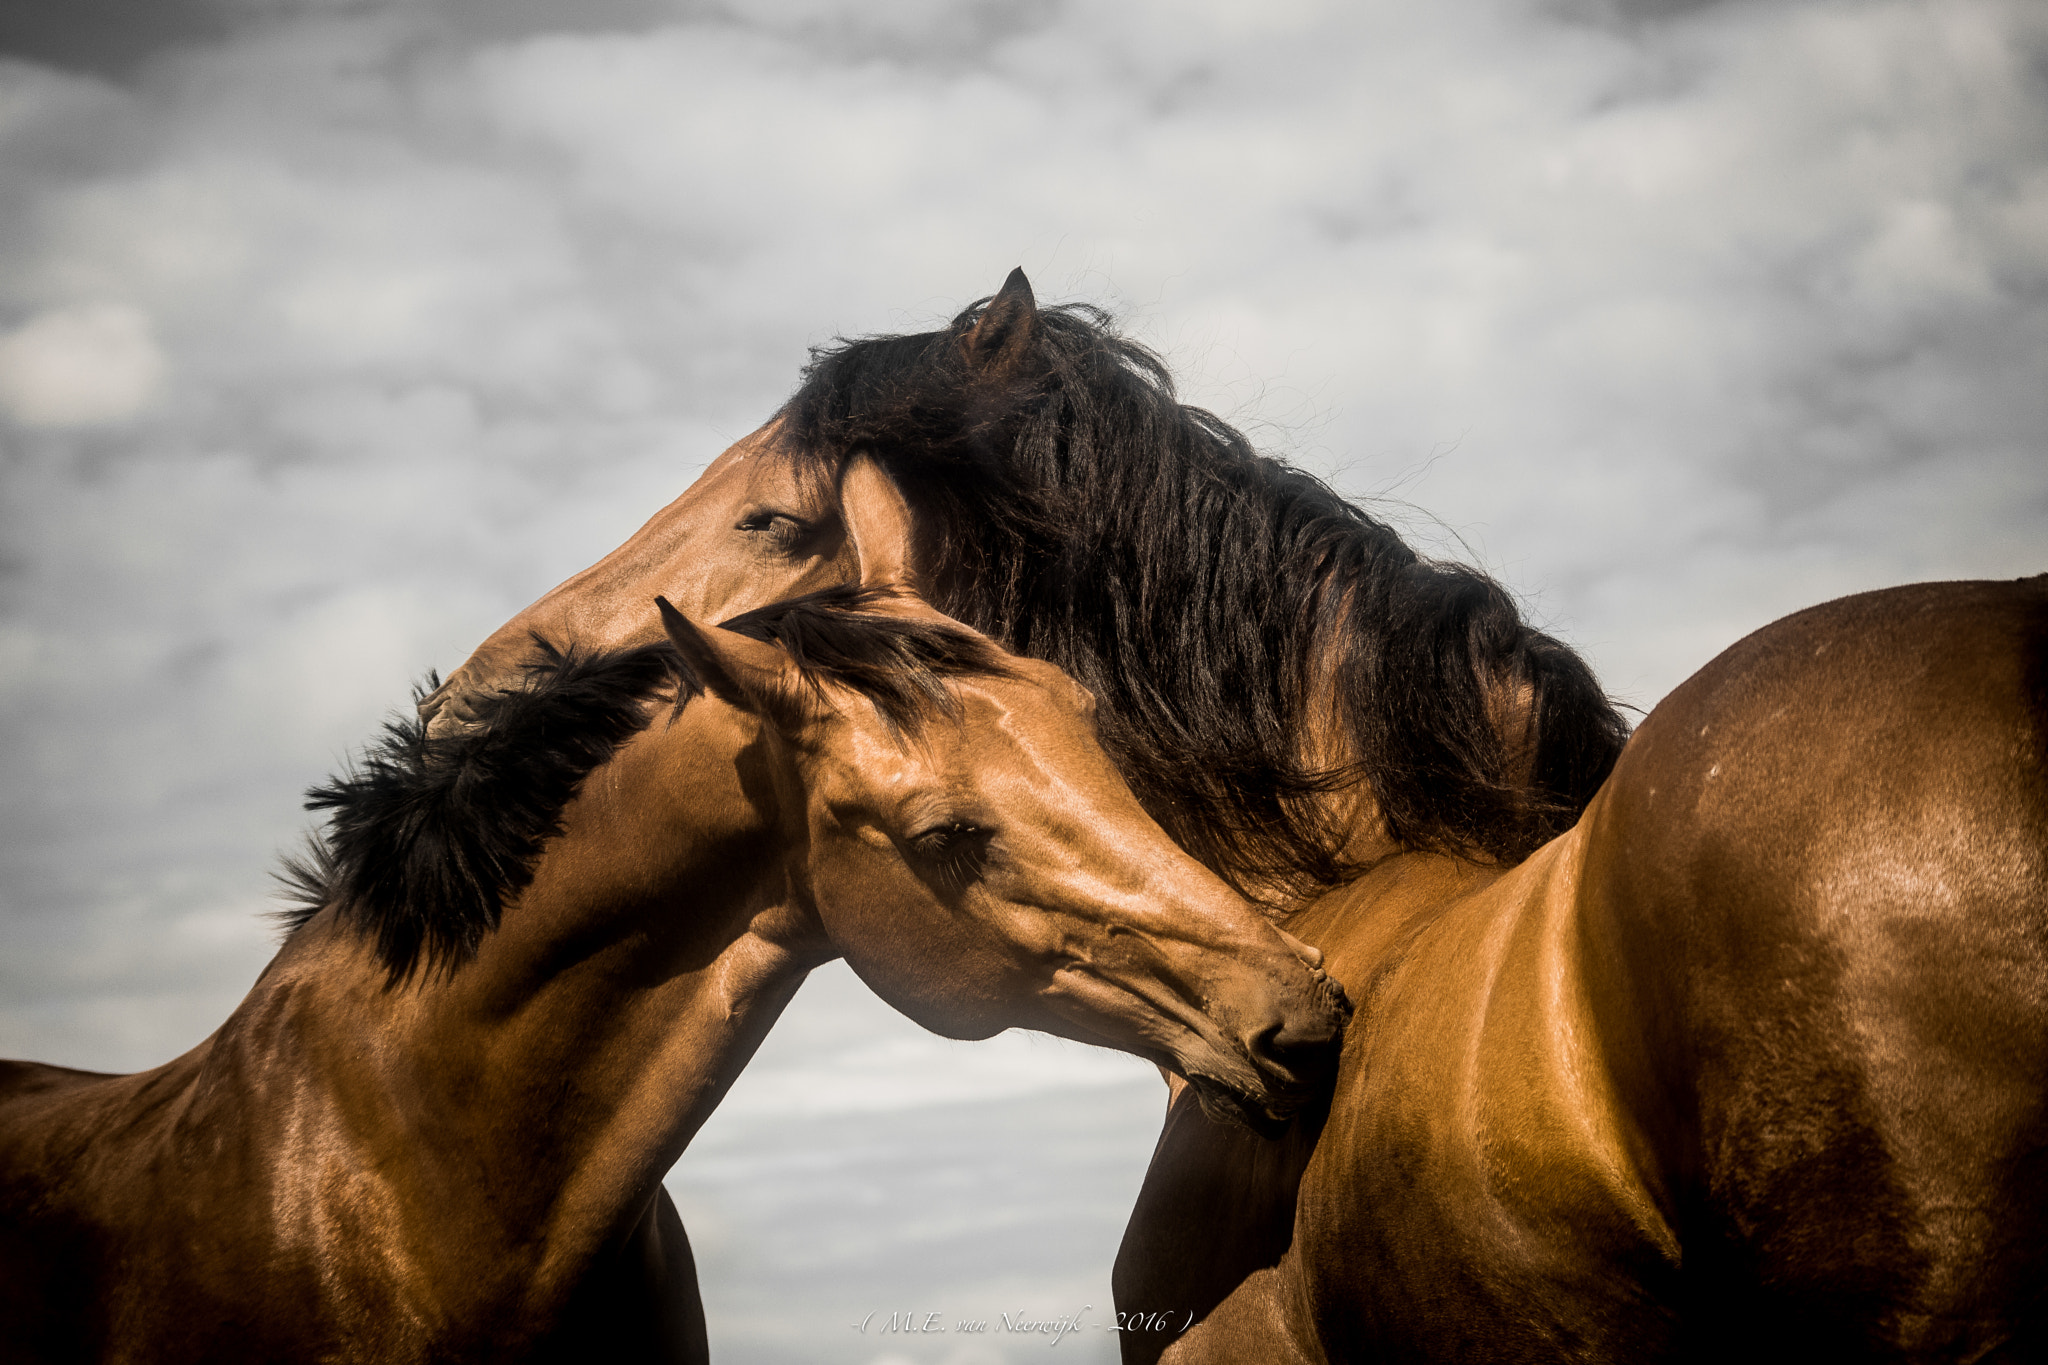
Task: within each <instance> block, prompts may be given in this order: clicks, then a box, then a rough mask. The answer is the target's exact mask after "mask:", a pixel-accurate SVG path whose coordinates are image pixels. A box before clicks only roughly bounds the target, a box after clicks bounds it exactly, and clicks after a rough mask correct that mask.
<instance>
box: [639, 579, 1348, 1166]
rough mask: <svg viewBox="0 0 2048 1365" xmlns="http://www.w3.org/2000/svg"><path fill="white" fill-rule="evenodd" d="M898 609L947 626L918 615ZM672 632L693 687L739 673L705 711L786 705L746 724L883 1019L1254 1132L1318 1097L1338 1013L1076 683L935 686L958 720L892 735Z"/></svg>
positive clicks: (757, 650) (964, 679)
mask: <svg viewBox="0 0 2048 1365" xmlns="http://www.w3.org/2000/svg"><path fill="white" fill-rule="evenodd" d="M888 609H889V610H892V611H896V612H901V613H905V614H922V615H924V616H926V617H928V618H930V619H932V620H936V621H939V622H944V623H945V624H946V625H948V626H954V625H955V623H952V622H950V621H947V620H946V618H944V617H940V616H939V615H938V614H937V613H936V612H933V611H932V609H931V608H929V607H928V606H925V605H924V604H923V603H922V602H920V601H918V600H917V599H915V598H899V599H897V601H896V602H895V603H894V604H893V605H892V606H890V607H889V608H888ZM676 624H677V625H678V626H679V627H680V628H679V629H678V630H677V635H678V639H677V643H678V646H679V647H681V648H683V649H684V652H685V653H686V655H690V656H691V657H692V659H693V663H696V664H697V666H698V667H699V669H700V672H703V671H710V672H713V673H716V674H718V675H720V676H723V677H727V678H741V679H745V678H747V677H749V676H751V679H752V680H751V681H750V682H745V681H743V682H741V683H739V684H727V685H722V686H717V685H715V686H714V688H713V690H714V691H717V692H719V693H720V695H722V696H725V697H727V698H728V699H732V698H733V697H735V696H741V697H753V698H780V699H781V700H780V701H779V702H774V701H770V702H767V703H765V704H760V705H759V709H760V711H761V713H762V714H763V715H764V716H766V717H768V718H769V719H770V721H771V723H772V725H773V726H774V728H775V729H776V730H777V731H778V732H779V733H780V735H781V737H782V740H783V741H784V742H785V743H786V744H787V745H788V747H789V750H790V752H791V753H792V755H793V758H794V762H795V765H796V768H797V772H798V778H799V782H800V785H801V787H802V789H803V791H804V793H805V798H804V799H805V802H806V820H807V822H808V825H809V838H808V841H807V848H806V850H805V853H804V856H803V873H802V880H803V881H804V882H805V883H806V884H807V889H808V893H809V894H808V897H807V899H808V901H809V902H810V905H811V907H812V909H813V911H814V913H815V914H816V916H817V918H818V921H819V923H820V925H821V927H822V929H823V931H824V933H825V934H826V936H827V937H828V938H829V939H830V940H831V942H832V944H833V946H834V947H835V948H837V950H838V951H839V952H840V953H841V954H843V955H844V956H845V958H846V959H847V961H848V963H849V964H850V965H851V966H852V967H853V969H854V970H855V971H856V972H857V973H859V975H860V976H861V978H862V980H864V981H866V982H867V984H868V985H869V986H870V987H872V988H873V989H874V991H875V992H876V993H877V994H878V995H880V996H881V997H882V998H883V999H885V1000H887V1001H888V1002H889V1003H890V1004H892V1005H894V1006H895V1007H896V1008H897V1009H899V1010H901V1011H902V1012H903V1013H905V1014H907V1015H909V1016H910V1017H911V1018H913V1019H915V1020H917V1021H918V1022H919V1023H921V1024H923V1025H924V1026H925V1027H927V1028H930V1029H932V1030H934V1031H935V1032H938V1033H942V1034H945V1035H947V1036H950V1037H955V1038H984V1037H987V1036H989V1035H991V1034H994V1033H997V1032H999V1031H1001V1030H1002V1029H1005V1028H1013V1027H1015V1028H1032V1029H1040V1030H1043V1031H1045V1032H1049V1033H1056V1034H1060V1035H1062V1036H1065V1037H1069V1038H1074V1039H1077V1040H1080V1041H1083V1042H1089V1043H1096V1044H1101V1045H1104V1046H1109V1047H1114V1048H1118V1049H1121V1050H1123V1051H1126V1052H1132V1053H1136V1054H1137V1055H1139V1056H1142V1057H1145V1058H1148V1059H1150V1060H1152V1061H1155V1062H1158V1063H1160V1064H1161V1065H1163V1066H1166V1067H1168V1068H1170V1069H1172V1070H1174V1071H1176V1072H1178V1073H1180V1074H1181V1075H1183V1076H1185V1077H1187V1078H1188V1080H1189V1081H1190V1082H1191V1083H1192V1084H1193V1085H1195V1086H1196V1088H1197V1090H1198V1093H1200V1094H1201V1095H1202V1097H1203V1099H1204V1101H1205V1103H1206V1104H1207V1105H1209V1106H1210V1107H1211V1108H1212V1109H1214V1110H1219V1111H1221V1112H1222V1113H1224V1114H1226V1115H1228V1116H1231V1117H1236V1118H1239V1119H1242V1120H1244V1121H1246V1122H1248V1123H1250V1124H1252V1125H1253V1126H1254V1127H1258V1128H1261V1129H1266V1128H1268V1127H1269V1125H1270V1121H1271V1120H1274V1119H1278V1118H1280V1117H1282V1116H1285V1115H1287V1114H1289V1113H1291V1112H1293V1111H1294V1110H1297V1109H1299V1108H1301V1107H1302V1106H1303V1105H1304V1104H1306V1103H1308V1102H1310V1101H1311V1100H1313V1099H1315V1098H1317V1097H1318V1096H1319V1095H1320V1094H1321V1093H1323V1092H1324V1091H1325V1090H1326V1088H1327V1085H1328V1083H1329V1081H1330V1079H1331V1078H1332V1077H1333V1075H1334V1074H1335V1068H1336V1063H1337V1053H1338V1048H1339V1045H1340V1043H1341V1039H1342V1034H1343V1028H1344V1024H1345V1021H1346V1019H1347V1017H1348V1015H1349V1007H1348V1005H1347V1004H1346V1003H1345V1001H1344V997H1343V992H1342V991H1341V989H1339V988H1338V987H1337V985H1336V984H1335V983H1334V982H1332V981H1331V980H1329V979H1328V978H1327V977H1325V976H1324V975H1323V973H1322V971H1321V970H1320V969H1319V968H1318V967H1317V966H1316V965H1315V964H1314V962H1313V961H1312V958H1313V956H1314V950H1313V949H1308V948H1306V947H1304V946H1303V945H1300V944H1297V943H1294V942H1293V941H1292V940H1290V939H1288V938H1286V937H1285V936H1284V935H1283V934H1281V933H1280V932H1279V931H1277V930H1276V929H1274V928H1273V926H1272V925H1271V924H1270V923H1269V922H1268V921H1267V920H1266V919H1265V917H1264V916H1263V915H1261V914H1260V913H1259V912H1258V911H1257V910H1256V909H1255V908H1254V907H1252V906H1251V905H1250V904H1249V903H1247V902H1246V901H1244V900H1243V899H1241V898H1240V897H1239V896H1237V895H1236V894H1235V893H1233V892H1232V891H1231V890H1230V889H1229V888H1228V887H1227V886H1226V885H1225V884H1224V883H1223V882H1222V881H1221V880H1220V879H1219V878H1217V877H1216V876H1215V874H1213V873H1211V872H1210V871H1209V870H1208V869H1206V868H1204V867H1203V866H1202V865H1201V864H1200V863H1198V862H1196V861H1195V860H1194V859H1193V858H1191V857H1189V856H1188V855H1187V854H1185V853H1183V852H1182V851H1181V850H1180V849H1179V848H1178V847H1176V846H1175V845H1174V843H1173V842H1172V841H1171V840H1170V839H1168V838H1167V837H1166V835H1165V833H1164V832H1163V831H1162V830H1161V829H1160V828H1159V827H1158V825H1156V824H1155V823H1153V821H1152V820H1151V819H1150V818H1149V817H1148V816H1147V815H1146V814H1145V813H1144V811H1143V809H1142V808H1141V807H1140V806H1139V805H1138V802H1137V800H1136V798H1135V797H1133V796H1132V795H1131V792H1130V789H1129V788H1128V787H1127V786H1126V785H1125V783H1124V781H1123V779H1122V777H1121V776H1120V775H1119V774H1118V773H1117V771H1116V769H1115V768H1114V767H1113V766H1112V765H1111V763H1110V761H1109V758H1108V756H1107V755H1106V754H1105V753H1104V752H1103V751H1102V748H1101V746H1100V744H1099V743H1098V742H1097V740H1096V737H1095V730H1094V724H1093V720H1092V713H1093V701H1092V699H1091V698H1090V697H1089V695H1088V693H1087V692H1086V691H1085V690H1084V689H1083V688H1081V687H1080V686H1079V685H1078V684H1076V683H1075V682H1074V681H1073V680H1072V679H1070V678H1068V677H1067V675H1066V674H1064V673H1062V672H1061V671H1060V670H1059V669H1057V668H1055V667H1053V666H1052V665H1050V664H1045V663H1041V662H1038V661H1036V660H1031V659H1024V658H1017V657H1014V656H1002V659H1003V664H1004V670H1003V671H1002V672H1001V673H997V674H993V675H991V674H981V673H977V674H972V675H968V676H956V677H952V678H949V679H948V680H947V684H946V685H947V686H948V687H949V688H950V689H951V690H952V692H953V695H954V698H955V700H956V701H957V703H958V710H957V712H956V713H955V714H953V715H950V716H948V715H943V714H936V713H934V714H929V715H927V716H926V717H925V718H924V720H923V723H922V724H921V725H919V726H917V727H916V728H915V730H914V731H911V732H905V731H902V730H899V729H898V728H896V727H895V726H892V725H891V724H890V723H889V722H888V721H887V720H885V719H884V717H883V715H882V714H881V711H880V709H879V708H878V707H877V706H876V705H875V704H874V703H872V702H871V701H870V700H869V699H868V698H866V697H865V696H862V695H860V694H858V693H856V692H853V691H851V690H849V689H843V688H839V687H832V686H828V687H826V688H824V689H823V690H822V691H820V690H818V689H816V688H814V687H812V686H811V685H810V684H808V683H806V682H805V681H803V680H802V679H801V678H799V677H797V676H796V675H795V672H794V666H793V665H792V664H790V662H789V660H788V658H787V656H786V655H784V654H782V652H781V651H780V650H778V649H775V648H774V647H772V646H769V645H765V644H762V643H760V642H757V641H753V640H747V639H743V638H741V637H738V636H735V635H732V634H730V633H728V632H724V631H698V630H695V629H694V628H692V627H689V626H688V625H687V623H681V622H678V623H676ZM956 628H957V627H956ZM991 648H992V647H991ZM706 650H709V651H714V652H715V653H716V654H717V655H718V656H719V657H718V658H711V659H707V657H706V656H705V654H704V651H706ZM792 699H794V700H792ZM741 704H743V705H745V704H750V703H747V702H745V701H744V700H743V701H742V702H741Z"/></svg>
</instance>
